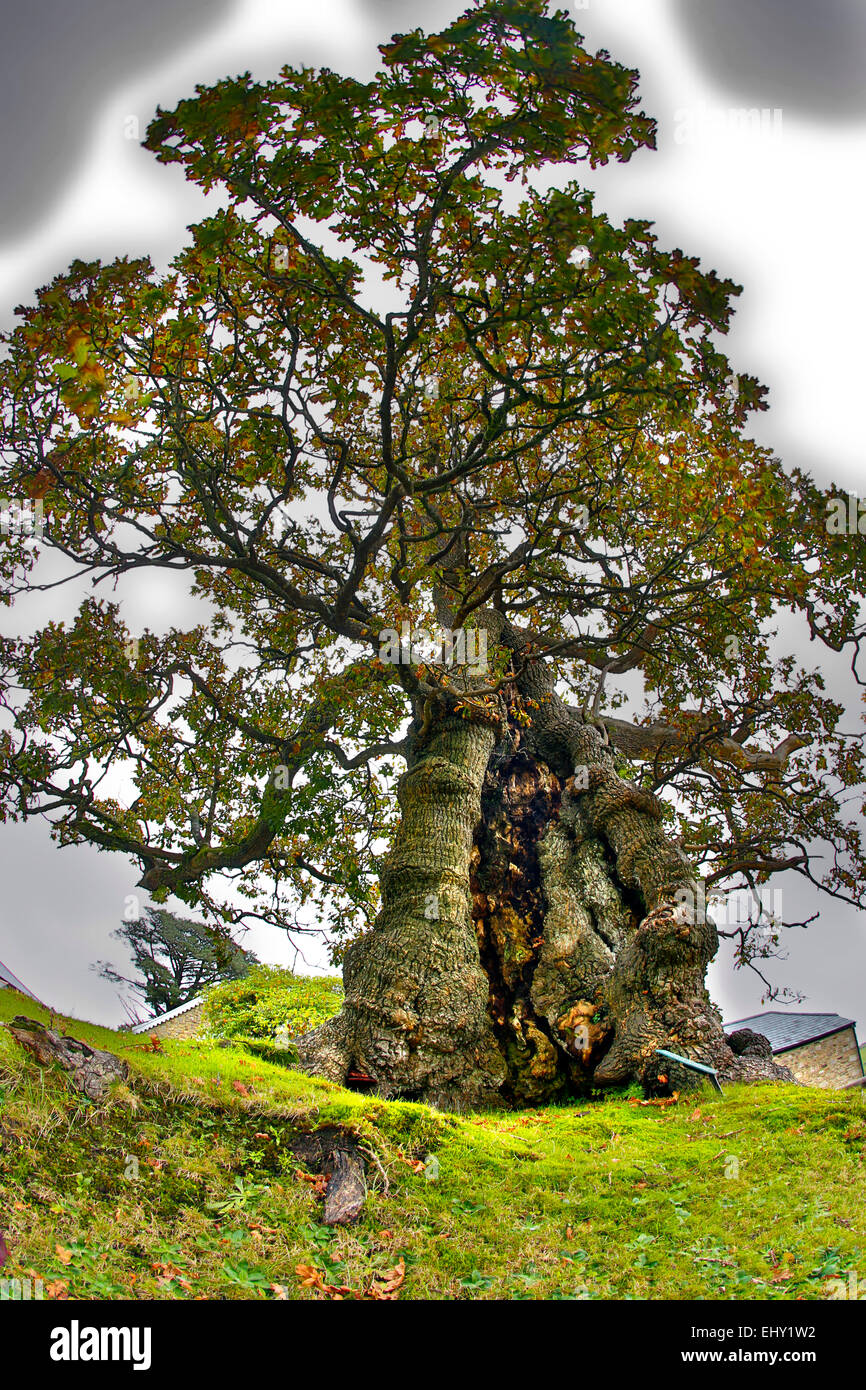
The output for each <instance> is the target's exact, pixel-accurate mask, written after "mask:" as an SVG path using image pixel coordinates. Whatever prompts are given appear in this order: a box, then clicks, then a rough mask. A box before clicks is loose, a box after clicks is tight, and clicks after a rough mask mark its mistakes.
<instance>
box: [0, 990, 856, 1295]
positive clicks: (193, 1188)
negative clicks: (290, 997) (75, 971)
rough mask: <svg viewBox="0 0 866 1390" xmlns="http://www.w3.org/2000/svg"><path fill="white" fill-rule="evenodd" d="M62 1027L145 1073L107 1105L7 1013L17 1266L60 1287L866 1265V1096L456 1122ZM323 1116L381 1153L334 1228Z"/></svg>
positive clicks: (755, 1274)
mask: <svg viewBox="0 0 866 1390" xmlns="http://www.w3.org/2000/svg"><path fill="white" fill-rule="evenodd" d="M15 1013H24V1014H27V1015H29V1016H30V1017H40V1018H42V1019H43V1020H45V1021H47V1017H46V1015H45V1014H44V1012H43V1011H42V1010H41V1009H39V1008H38V1007H37V1006H36V1005H35V1004H32V1003H31V1002H30V1001H29V1000H23V999H22V998H21V997H20V996H17V995H15V994H13V993H12V992H11V991H8V990H0V1021H5V1020H8V1019H9V1018H10V1017H11V1016H12V1015H13V1014H15ZM64 1026H65V1027H66V1028H67V1031H69V1032H70V1033H72V1034H73V1035H74V1036H77V1037H81V1038H84V1039H85V1040H86V1041H88V1042H89V1043H91V1044H92V1045H93V1046H97V1047H104V1048H107V1049H108V1050H110V1051H113V1052H115V1053H117V1054H119V1055H120V1056H122V1057H124V1058H125V1059H126V1060H127V1061H128V1062H129V1064H130V1068H131V1076H130V1081H129V1084H128V1085H122V1086H118V1087H116V1088H115V1092H114V1095H113V1099H112V1102H111V1103H110V1104H107V1105H92V1104H88V1103H87V1102H85V1101H82V1098H81V1097H80V1096H79V1095H78V1094H77V1093H75V1092H73V1091H72V1089H71V1088H70V1085H69V1083H68V1081H67V1080H66V1078H65V1077H64V1076H63V1075H62V1074H59V1073H56V1072H54V1071H44V1070H42V1069H40V1068H39V1067H38V1066H36V1065H35V1063H34V1062H33V1061H32V1060H31V1059H29V1058H28V1057H27V1056H26V1054H24V1053H23V1052H22V1050H21V1049H20V1048H19V1047H18V1046H17V1044H15V1043H14V1041H13V1039H12V1038H11V1036H10V1034H9V1033H8V1032H7V1030H6V1029H5V1028H2V1027H0V1144H2V1147H0V1213H2V1222H3V1229H4V1231H5V1234H6V1240H7V1244H8V1246H9V1249H10V1254H11V1259H10V1262H9V1263H8V1264H7V1265H6V1267H5V1268H4V1269H3V1275H4V1276H10V1275H11V1276H12V1277H30V1278H31V1279H32V1278H41V1279H42V1280H43V1281H44V1283H45V1284H46V1286H47V1288H48V1290H49V1292H51V1293H53V1294H54V1295H55V1296H61V1297H62V1296H66V1295H68V1297H70V1298H81V1299H92V1298H96V1299H112V1298H128V1297H136V1298H145V1299H147V1298H154V1299H166V1298H168V1299H192V1298H197V1297H199V1298H201V1297H203V1298H209V1299H210V1298H218V1299H245V1298H275V1297H288V1298H290V1299H299V1298H300V1299H304V1298H321V1297H324V1296H326V1295H325V1294H324V1293H323V1292H322V1291H321V1289H317V1288H316V1287H313V1286H310V1285H305V1284H304V1283H303V1278H304V1275H303V1274H301V1275H299V1274H298V1273H297V1272H296V1269H297V1267H298V1266H302V1267H307V1268H308V1269H312V1270H313V1271H317V1272H318V1275H317V1274H315V1273H314V1274H313V1275H312V1276H308V1277H313V1278H316V1277H319V1276H320V1278H321V1282H322V1283H324V1284H326V1285H329V1286H331V1287H332V1288H333V1287H342V1288H345V1289H348V1290H350V1291H351V1293H350V1294H348V1295H346V1296H352V1294H354V1295H357V1296H362V1295H364V1294H369V1291H370V1290H371V1289H376V1288H383V1287H385V1286H386V1281H387V1280H388V1279H389V1278H393V1277H394V1276H393V1275H392V1273H391V1272H392V1271H394V1270H395V1269H396V1270H397V1271H399V1272H402V1271H405V1278H404V1281H403V1283H402V1285H401V1286H400V1288H399V1294H398V1296H399V1297H400V1298H403V1299H428V1298H432V1299H501V1298H506V1299H560V1298H563V1299H573V1298H581V1299H583V1298H590V1299H613V1298H616V1299H620V1298H631V1299H671V1298H699V1299H737V1300H740V1299H785V1300H788V1299H796V1298H803V1299H820V1298H826V1297H827V1296H828V1293H829V1291H830V1289H831V1287H832V1286H831V1285H830V1284H829V1282H828V1281H829V1280H831V1279H833V1278H838V1277H844V1276H845V1274H846V1273H847V1271H849V1270H855V1271H857V1272H858V1276H859V1277H860V1278H861V1279H862V1278H864V1277H866V1217H864V1213H863V1200H862V1198H863V1190H864V1157H866V1105H864V1104H863V1102H862V1101H861V1099H860V1094H859V1092H857V1093H843V1092H826V1091H816V1090H806V1089H805V1088H798V1087H731V1088H729V1089H727V1090H726V1092H725V1095H724V1097H719V1096H717V1095H714V1094H713V1093H710V1092H709V1091H707V1092H703V1093H700V1094H699V1095H698V1096H697V1097H695V1096H691V1097H689V1098H682V1099H681V1100H680V1102H679V1103H678V1104H676V1105H670V1106H665V1107H662V1106H658V1105H639V1104H637V1103H636V1102H635V1101H634V1099H632V1100H631V1101H630V1100H629V1099H628V1098H626V1097H624V1096H621V1097H618V1098H616V1099H608V1100H606V1101H602V1102H584V1103H582V1104H581V1105H570V1106H562V1107H548V1108H545V1109H539V1110H534V1111H524V1112H516V1113H508V1112H505V1111H503V1112H497V1113H492V1114H491V1113H488V1114H484V1115H468V1116H467V1115H462V1116H459V1115H447V1114H443V1113H440V1112H437V1111H433V1110H431V1109H429V1108H427V1107H425V1106H421V1105H412V1104H402V1103H395V1102H385V1101H382V1100H380V1099H377V1098H375V1097H369V1096H367V1097H364V1096H360V1095H357V1094H354V1093H352V1092H349V1091H345V1090H343V1089H342V1088H340V1087H338V1086H333V1085H331V1084H329V1083H328V1082H325V1081H317V1080H314V1079H311V1078H309V1077H306V1076H303V1075H301V1074H300V1073H297V1072H293V1071H291V1070H288V1069H287V1068H286V1067H284V1066H278V1065H271V1064H270V1063H268V1062H266V1061H263V1060H260V1059H259V1058H257V1057H253V1056H251V1055H250V1054H249V1053H247V1052H245V1051H243V1050H242V1049H240V1048H235V1047H232V1048H218V1047H216V1046H214V1045H212V1044H206V1043H201V1042H168V1043H164V1045H163V1046H164V1051H163V1052H162V1053H160V1054H154V1053H149V1052H147V1051H145V1050H143V1049H144V1048H145V1047H146V1043H142V1042H140V1041H139V1040H138V1039H137V1038H135V1037H133V1036H131V1035H129V1034H125V1033H114V1032H112V1031H111V1030H109V1029H105V1028H98V1027H96V1026H94V1025H92V1024H89V1023H83V1022H80V1021H77V1020H66V1021H65V1024H64ZM238 1086H240V1087H243V1088H244V1090H243V1091H242V1090H239V1089H238ZM244 1091H245V1092H246V1094H244ZM325 1123H339V1124H343V1125H348V1126H351V1127H352V1128H353V1129H354V1130H355V1131H356V1133H357V1134H358V1135H359V1136H360V1138H361V1141H362V1143H363V1144H364V1145H365V1146H366V1148H367V1149H368V1151H369V1154H370V1155H371V1158H370V1165H369V1181H370V1192H369V1196H368V1200H367V1204H366V1207H365V1209H364V1212H363V1213H362V1216H361V1219H360V1221H359V1222H358V1224H357V1225H356V1226H355V1227H353V1228H351V1229H347V1230H338V1231H332V1230H329V1229H328V1228H326V1227H323V1226H322V1225H321V1222H320V1216H321V1202H320V1198H319V1197H318V1196H317V1194H316V1192H315V1189H314V1185H313V1184H312V1183H310V1182H308V1181H303V1180H302V1178H300V1177H299V1176H298V1172H299V1170H300V1169H301V1168H302V1165H300V1164H299V1163H298V1162H297V1160H295V1159H294V1158H293V1156H292V1155H291V1154H289V1153H288V1152H287V1151H286V1149H285V1146H284V1144H283V1142H282V1141H283V1138H284V1136H285V1134H286V1131H287V1129H289V1128H297V1127H298V1126H305V1127H308V1128H311V1127H315V1126H316V1125H320V1124H325ZM373 1155H375V1157H373ZM428 1155H433V1156H435V1158H436V1160H437V1162H438V1177H437V1178H436V1179H435V1180H431V1177H430V1173H431V1171H432V1170H433V1168H434V1167H435V1165H428V1171H427V1173H425V1172H424V1171H423V1170H422V1171H419V1169H420V1168H421V1164H422V1163H423V1162H424V1161H426V1159H427V1156H428ZM386 1181H387V1187H388V1190H387V1191H386V1190H385V1187H386ZM377 1281H378V1282H377ZM274 1286H276V1287H274Z"/></svg>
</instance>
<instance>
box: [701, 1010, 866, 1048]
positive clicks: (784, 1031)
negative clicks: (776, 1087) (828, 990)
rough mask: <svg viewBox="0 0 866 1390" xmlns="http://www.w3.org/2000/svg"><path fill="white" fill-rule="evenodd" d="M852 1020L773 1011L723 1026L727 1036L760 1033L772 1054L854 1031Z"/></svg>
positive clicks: (837, 1015) (831, 1015) (854, 1024)
mask: <svg viewBox="0 0 866 1390" xmlns="http://www.w3.org/2000/svg"><path fill="white" fill-rule="evenodd" d="M856 1026H857V1025H856V1023H855V1022H854V1020H853V1019H852V1018H842V1016H841V1015H840V1014H788V1013H779V1012H776V1011H775V1010H773V1011H771V1012H769V1013H766V1014H753V1015H752V1017H751V1018H738V1019H736V1020H735V1021H734V1022H733V1023H726V1024H725V1025H724V1029H725V1032H726V1033H734V1032H736V1031H737V1030H738V1029H740V1028H751V1029H752V1032H754V1033H762V1034H763V1036H764V1037H765V1038H767V1039H768V1041H769V1043H770V1046H771V1047H772V1049H773V1051H774V1052H789V1051H790V1050H791V1048H794V1047H803V1046H804V1044H805V1043H811V1042H817V1041H818V1039H819V1038H829V1037H830V1036H831V1035H832V1034H833V1033H841V1032H842V1031H843V1030H844V1029H845V1028H856Z"/></svg>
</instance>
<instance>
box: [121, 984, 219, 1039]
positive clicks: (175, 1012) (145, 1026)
mask: <svg viewBox="0 0 866 1390" xmlns="http://www.w3.org/2000/svg"><path fill="white" fill-rule="evenodd" d="M202 1003H204V995H203V994H197V995H196V997H195V999H187V1001H186V1003H185V1004H178V1006H177V1008H176V1009H169V1011H168V1013H167V1014H156V1016H155V1017H154V1018H146V1019H145V1020H144V1023H136V1025H135V1027H134V1028H130V1030H129V1031H130V1032H131V1033H146V1032H147V1031H148V1030H149V1029H150V1028H155V1027H156V1025H157V1024H158V1023H165V1022H166V1020H167V1019H169V1018H178V1017H179V1015H180V1014H185V1013H186V1012H187V1010H188V1009H194V1008H195V1006H196V1004H202Z"/></svg>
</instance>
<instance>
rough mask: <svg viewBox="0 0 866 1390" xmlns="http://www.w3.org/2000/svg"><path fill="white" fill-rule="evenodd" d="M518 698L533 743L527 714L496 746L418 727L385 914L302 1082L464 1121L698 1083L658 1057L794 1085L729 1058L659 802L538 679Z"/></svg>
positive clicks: (699, 915)
mask: <svg viewBox="0 0 866 1390" xmlns="http://www.w3.org/2000/svg"><path fill="white" fill-rule="evenodd" d="M520 685H521V688H520V690H518V691H517V692H515V694H516V697H517V706H516V708H519V709H520V710H522V711H525V710H526V708H527V707H529V705H528V702H529V701H533V702H534V703H533V704H532V706H531V707H532V708H534V709H536V714H535V716H534V717H533V719H532V722H531V724H529V726H528V727H526V726H525V721H524V723H521V722H519V721H518V720H517V719H516V718H515V717H514V715H515V708H512V710H511V711H510V714H509V717H508V718H507V720H506V721H504V723H502V724H500V725H499V728H498V732H497V731H495V730H494V727H493V726H492V725H491V723H490V722H480V721H476V720H475V719H474V718H466V717H461V716H460V715H459V714H455V713H454V712H450V713H449V712H445V711H444V710H439V711H438V712H437V713H436V714H435V716H432V717H431V715H430V707H429V705H428V706H427V712H426V717H425V718H424V719H423V720H422V719H420V718H416V720H415V722H414V724H413V726H412V730H411V731H410V734H411V743H412V752H411V754H410V758H409V764H408V768H407V771H406V773H405V774H404V776H403V778H402V780H401V783H400V787H399V792H398V797H399V803H400V809H401V813H402V818H401V821H400V824H399V827H398V830H397V833H396V836H395V842H394V846H393V849H392V852H391V854H390V855H389V857H388V860H387V863H386V866H385V868H384V871H383V873H382V880H381V886H382V910H381V913H380V915H379V917H378V919H377V921H376V922H375V924H374V926H373V928H372V929H371V931H370V932H369V933H367V934H366V935H365V936H363V937H362V938H360V939H359V940H358V941H357V942H356V943H355V944H354V945H353V946H352V947H351V948H350V949H349V951H348V952H347V954H346V959H345V963H344V980H345V988H346V999H345V1005H344V1008H343V1011H342V1013H341V1014H339V1015H338V1016H337V1017H336V1018H334V1019H332V1020H330V1021H329V1022H328V1023H327V1024H325V1025H324V1026H323V1027H321V1028H319V1029H317V1030H316V1031H315V1032H313V1033H310V1034H308V1035H307V1036H306V1037H304V1038H302V1039H301V1040H299V1052H300V1056H301V1063H302V1065H303V1066H305V1067H306V1068H307V1069H308V1070H310V1071H314V1072H317V1073H320V1074H323V1075H325V1076H327V1077H329V1078H330V1079H332V1080H334V1081H339V1082H344V1081H345V1080H346V1078H347V1076H348V1075H349V1073H350V1072H361V1073H363V1074H365V1075H367V1076H369V1077H371V1078H372V1079H373V1080H374V1082H375V1083H376V1084H377V1087H378V1089H379V1091H380V1093H381V1094H383V1095H388V1096H402V1097H405V1098H410V1099H415V1100H423V1101H427V1102H430V1103H433V1104H437V1105H441V1106H445V1107H453V1108H465V1107H476V1106H480V1105H484V1104H493V1103H496V1104H501V1103H512V1104H516V1105H526V1104H538V1103H542V1102H546V1101H550V1100H553V1099H561V1098H564V1097H566V1096H568V1095H570V1094H573V1095H580V1094H586V1093H588V1092H589V1091H590V1090H591V1089H593V1088H596V1087H599V1086H611V1085H623V1084H626V1083H628V1082H632V1081H635V1082H639V1083H641V1084H642V1085H643V1086H644V1088H645V1089H646V1091H647V1092H648V1093H652V1092H656V1093H667V1092H670V1091H671V1090H672V1089H680V1090H682V1089H689V1088H691V1087H694V1086H696V1085H699V1084H700V1081H699V1079H698V1077H697V1076H696V1074H695V1073H694V1072H692V1071H691V1070H689V1069H687V1068H685V1067H683V1066H678V1065H676V1064H668V1063H666V1062H663V1060H662V1059H661V1058H660V1057H659V1056H658V1053H657V1049H658V1048H666V1049H668V1050H670V1051H673V1052H677V1053H679V1054H681V1055H684V1056H687V1057H689V1058H691V1059H692V1060H695V1061H700V1062H704V1063H707V1064H709V1065H711V1066H713V1067H715V1068H716V1069H717V1070H718V1071H719V1073H720V1075H721V1076H722V1077H723V1078H727V1079H728V1080H764V1079H765V1080H793V1077H792V1076H791V1074H790V1072H788V1071H787V1070H786V1069H785V1068H782V1067H779V1066H777V1064H776V1063H775V1062H773V1060H772V1058H769V1057H767V1056H765V1055H758V1054H757V1053H753V1052H751V1051H750V1050H747V1051H746V1052H745V1053H744V1054H743V1055H739V1056H738V1055H735V1053H734V1052H733V1051H732V1050H731V1048H730V1047H729V1045H728V1042H727V1040H726V1038H725V1034H724V1031H723V1029H722V1023H721V1018H720V1015H719V1012H718V1010H717V1009H716V1007H715V1006H714V1005H713V1004H712V1002H711V1000H710V998H709V995H708V993H707V990H706V986H705V983H704V979H705V975H706V970H707V966H708V965H709V962H710V960H711V959H712V958H713V956H714V954H715V952H716V950H717V948H718V937H717V933H716V931H715V928H714V926H713V925H712V923H711V922H710V921H709V920H707V918H706V915H705V913H703V911H702V910H701V893H700V888H699V884H698V881H697V879H696V877H695V873H694V870H693V869H692V867H691V865H690V864H689V862H688V861H687V859H686V858H685V856H684V855H683V854H682V852H681V851H680V850H679V849H678V847H677V846H676V845H675V844H674V843H673V842H672V840H671V839H670V837H669V836H668V835H667V834H666V832H665V830H664V827H663V824H662V820H663V808H662V806H661V805H660V803H659V802H658V801H657V800H656V799H655V798H654V797H653V796H652V795H651V794H649V793H648V792H646V791H644V790H642V789H640V788H639V787H638V786H636V785H635V784H634V783H633V782H632V781H630V780H628V779H627V778H625V777H623V776H622V775H621V774H620V772H619V771H618V770H617V766H616V762H615V758H614V754H613V751H612V749H611V748H610V746H609V744H608V741H607V736H606V734H605V732H604V730H603V728H601V727H599V726H597V725H596V724H595V723H593V722H592V721H590V720H588V719H586V718H584V717H583V716H581V715H579V714H577V713H576V712H575V711H574V710H573V709H570V708H569V707H567V706H565V705H563V704H562V702H561V701H560V700H559V699H558V697H557V696H556V694H555V693H554V691H553V688H552V682H551V679H550V676H549V674H547V673H546V672H545V668H543V667H541V668H539V667H533V668H530V671H529V672H528V673H526V674H525V675H524V677H523V678H522V681H521V682H520ZM464 716H465V712H464Z"/></svg>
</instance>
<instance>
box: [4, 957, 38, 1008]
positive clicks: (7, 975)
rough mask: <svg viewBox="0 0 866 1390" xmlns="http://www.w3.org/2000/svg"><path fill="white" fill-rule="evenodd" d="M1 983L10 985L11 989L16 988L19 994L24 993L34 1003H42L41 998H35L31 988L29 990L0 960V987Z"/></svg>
mask: <svg viewBox="0 0 866 1390" xmlns="http://www.w3.org/2000/svg"><path fill="white" fill-rule="evenodd" d="M3 985H11V987H12V989H17V990H18V992H19V994H26V995H27V997H28V999H32V1000H33V1001H34V1003H36V1004H41V1003H42V1001H41V999H37V998H36V995H35V994H34V993H33V991H32V990H29V989H28V988H27V986H26V985H22V983H21V981H20V980H19V978H18V976H17V975H13V974H12V971H11V970H10V969H9V966H8V965H4V964H3V962H2V960H0V988H2V986H3Z"/></svg>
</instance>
